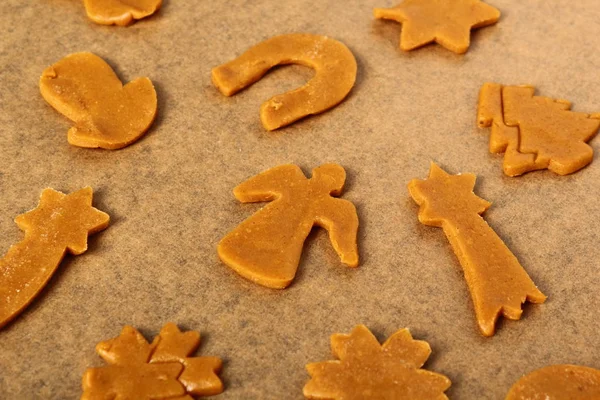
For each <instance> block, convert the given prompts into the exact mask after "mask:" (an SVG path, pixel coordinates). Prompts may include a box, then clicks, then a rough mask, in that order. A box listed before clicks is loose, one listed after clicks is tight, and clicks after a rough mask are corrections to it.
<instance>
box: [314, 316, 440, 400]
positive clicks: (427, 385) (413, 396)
mask: <svg viewBox="0 0 600 400" xmlns="http://www.w3.org/2000/svg"><path fill="white" fill-rule="evenodd" d="M331 348H332V350H333V353H334V355H335V356H336V357H337V358H339V360H335V361H325V362H319V363H313V364H308V365H307V366H306V369H307V370H308V373H309V374H310V376H311V377H312V379H311V380H310V381H309V382H308V383H307V384H306V386H304V396H305V397H306V398H308V399H327V400H368V399H377V400H403V399H406V400H443V399H447V397H446V395H445V394H444V391H445V390H446V389H448V388H449V387H450V380H449V379H448V378H446V377H445V376H443V375H440V374H437V373H434V372H430V371H427V370H423V369H420V368H421V367H422V366H423V364H424V363H425V361H427V359H428V358H429V355H430V354H431V348H430V347H429V345H428V344H427V342H423V341H420V340H414V339H413V338H412V336H411V334H410V332H409V331H408V329H402V330H399V331H398V332H396V333H394V334H393V335H392V336H390V338H389V339H388V340H386V342H385V343H384V344H383V345H380V344H379V342H378V341H377V338H375V336H373V334H372V333H371V332H370V331H369V329H368V328H367V327H366V326H364V325H359V326H357V327H356V328H354V329H353V330H352V332H351V333H350V334H349V335H343V334H336V335H333V336H332V337H331Z"/></svg>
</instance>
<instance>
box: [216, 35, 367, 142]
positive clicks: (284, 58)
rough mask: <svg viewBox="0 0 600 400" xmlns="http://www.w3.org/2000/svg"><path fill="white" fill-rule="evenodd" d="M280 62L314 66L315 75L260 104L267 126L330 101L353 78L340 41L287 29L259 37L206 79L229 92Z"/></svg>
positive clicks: (271, 127)
mask: <svg viewBox="0 0 600 400" xmlns="http://www.w3.org/2000/svg"><path fill="white" fill-rule="evenodd" d="M282 64H300V65H305V66H307V67H311V68H314V70H315V76H314V77H313V78H312V79H311V80H310V81H308V83H306V84H305V85H304V86H302V87H301V88H299V89H295V90H292V91H289V92H286V93H284V94H280V95H277V96H275V97H273V98H271V99H269V100H268V101H266V102H265V103H263V104H262V106H261V108H260V119H261V121H262V123H263V126H264V127H265V129H267V130H269V131H272V130H275V129H277V128H281V127H283V126H286V125H289V124H291V123H292V122H295V121H297V120H299V119H300V118H303V117H306V116H307V115H312V114H318V113H321V112H323V111H326V110H328V109H330V108H332V107H334V106H336V105H337V104H339V103H340V102H341V101H342V100H343V99H344V98H345V97H346V96H347V95H348V93H350V90H351V89H352V86H354V81H355V80H356V59H355V58H354V55H352V52H351V51H350V50H349V49H348V48H347V47H346V46H345V45H344V44H343V43H341V42H338V41H337V40H334V39H331V38H329V37H327V36H320V35H311V34H307V33H293V34H288V35H280V36H275V37H273V38H271V39H268V40H266V41H264V42H261V43H259V44H258V45H256V46H254V47H252V48H250V50H248V51H246V52H245V53H244V54H242V55H241V56H239V57H238V58H236V59H235V60H233V61H230V62H228V63H227V64H223V65H220V66H218V67H216V68H214V69H213V70H212V81H213V83H214V84H215V86H216V87H217V88H218V89H219V90H220V91H221V93H223V94H224V95H225V96H232V95H234V94H236V93H237V92H239V91H240V90H242V89H244V88H245V87H247V86H249V85H251V84H253V83H254V82H256V81H258V80H259V79H260V78H262V77H263V76H264V75H265V74H266V73H267V72H268V71H269V70H270V69H271V68H273V67H274V66H276V65H282Z"/></svg>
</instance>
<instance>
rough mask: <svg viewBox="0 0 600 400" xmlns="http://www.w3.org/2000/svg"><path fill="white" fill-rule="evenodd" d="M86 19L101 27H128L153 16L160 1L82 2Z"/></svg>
mask: <svg viewBox="0 0 600 400" xmlns="http://www.w3.org/2000/svg"><path fill="white" fill-rule="evenodd" d="M83 3H84V4H85V11H86V12H87V15H88V17H89V18H90V19H91V20H92V21H94V22H95V23H97V24H101V25H121V26H125V25H129V24H131V23H133V22H134V21H135V20H138V19H142V18H146V17H148V16H150V15H152V14H154V13H155V12H156V11H158V9H159V8H160V6H161V5H162V0H83Z"/></svg>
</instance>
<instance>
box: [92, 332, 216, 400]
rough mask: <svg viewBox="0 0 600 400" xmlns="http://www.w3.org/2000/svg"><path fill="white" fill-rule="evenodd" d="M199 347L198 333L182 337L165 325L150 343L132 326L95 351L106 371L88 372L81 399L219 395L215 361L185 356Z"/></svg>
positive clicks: (188, 398) (147, 399) (189, 399)
mask: <svg viewBox="0 0 600 400" xmlns="http://www.w3.org/2000/svg"><path fill="white" fill-rule="evenodd" d="M199 345H200V334H199V333H198V332H194V331H188V332H185V333H182V332H181V331H180V330H179V328H177V326H176V325H175V324H172V323H168V324H166V325H165V326H164V327H163V328H162V329H161V331H160V334H159V335H158V336H157V337H156V338H154V341H153V342H152V343H151V344H150V343H148V342H147V341H146V339H144V337H143V336H142V335H141V334H140V333H139V332H138V331H137V330H136V329H135V328H133V327H131V326H126V327H125V328H123V330H122V332H121V334H120V335H119V336H118V337H116V338H114V339H110V340H107V341H105V342H100V343H98V345H97V346H96V352H97V353H98V354H99V355H100V357H102V358H103V359H104V361H106V362H107V363H108V364H110V365H108V366H105V367H100V368H89V369H88V370H87V371H86V372H85V374H84V376H83V395H82V396H81V399H82V400H96V399H119V400H156V399H169V400H170V399H173V400H192V398H193V397H192V396H210V395H215V394H219V393H221V392H222V391H223V383H222V382H221V380H220V379H219V377H218V376H217V373H218V372H219V371H220V370H221V366H222V362H221V360H220V359H219V358H217V357H190V355H191V354H192V353H194V352H195V351H196V350H197V349H198V346H199Z"/></svg>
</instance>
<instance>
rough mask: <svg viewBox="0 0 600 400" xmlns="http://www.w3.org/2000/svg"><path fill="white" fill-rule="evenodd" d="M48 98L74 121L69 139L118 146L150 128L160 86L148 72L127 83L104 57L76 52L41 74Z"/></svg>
mask: <svg viewBox="0 0 600 400" xmlns="http://www.w3.org/2000/svg"><path fill="white" fill-rule="evenodd" d="M40 91H41V93H42V96H43V97H44V99H45V100H46V101H47V102H48V103H49V104H50V105H51V106H52V107H54V108H55V109H56V111H58V112H59V113H61V114H63V115H64V116H65V117H67V118H69V119H70V120H72V121H73V122H75V126H73V127H72V128H71V129H69V133H68V136H67V138H68V140H69V143H70V144H72V145H74V146H79V147H101V148H103V149H110V150H115V149H120V148H122V147H125V146H127V145H129V144H131V143H133V142H135V141H136V140H138V139H139V138H140V137H142V136H143V135H144V133H146V131H147V130H148V128H150V125H152V122H154V118H155V116H156V105H157V99H156V91H155V90H154V86H153V85H152V82H151V81H150V79H148V78H137V79H136V80H134V81H132V82H129V83H128V84H126V85H124V86H123V84H122V83H121V81H120V80H119V78H118V77H117V75H116V74H115V72H114V71H113V70H112V68H111V67H110V65H108V64H107V63H106V62H105V61H104V60H103V59H101V58H100V57H98V56H97V55H95V54H92V53H75V54H71V55H68V56H66V57H65V58H63V59H62V60H60V61H59V62H57V63H56V64H54V65H52V66H50V67H48V68H46V69H45V70H44V72H43V73H42V77H41V78H40Z"/></svg>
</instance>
